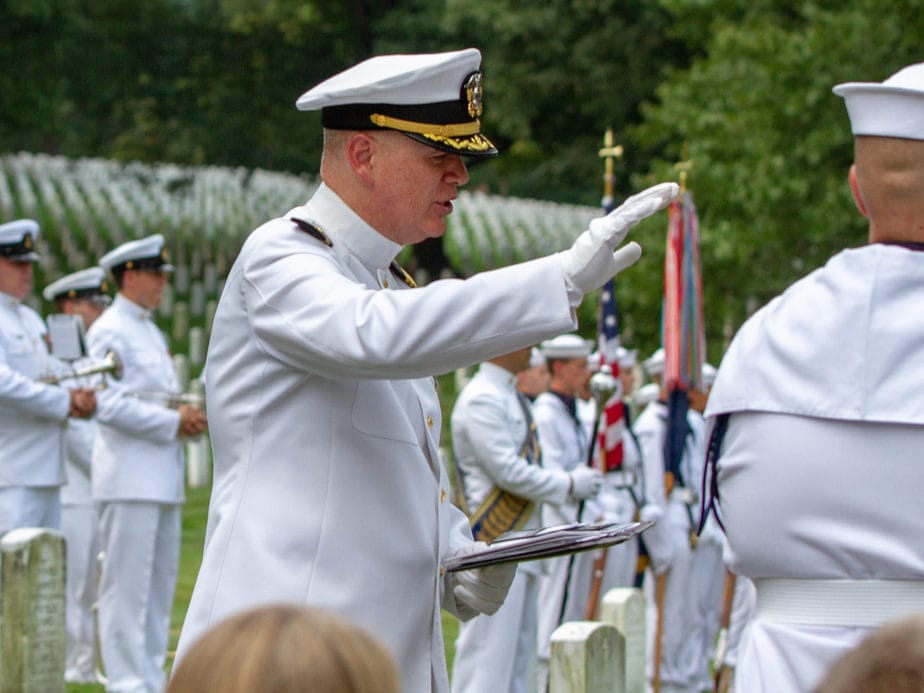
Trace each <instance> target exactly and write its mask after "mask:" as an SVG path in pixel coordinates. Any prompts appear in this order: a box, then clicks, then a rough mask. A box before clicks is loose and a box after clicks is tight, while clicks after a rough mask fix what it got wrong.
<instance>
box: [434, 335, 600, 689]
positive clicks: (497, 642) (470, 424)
mask: <svg viewBox="0 0 924 693" xmlns="http://www.w3.org/2000/svg"><path fill="white" fill-rule="evenodd" d="M531 351H532V350H531V349H530V348H529V347H525V348H523V349H519V350H517V351H514V352H512V353H510V354H505V355H503V356H499V357H497V358H494V359H491V360H489V361H486V362H484V363H482V364H481V366H480V368H479V369H478V372H477V373H476V374H475V376H474V377H473V378H472V379H471V381H469V383H468V384H467V385H466V386H465V388H463V390H462V392H460V393H459V397H458V399H457V400H456V403H455V406H454V407H453V410H452V419H451V423H452V441H453V445H452V447H453V452H454V454H455V463H456V469H457V470H458V472H459V477H460V479H461V481H462V486H463V489H464V492H465V501H466V504H467V506H468V515H469V520H470V522H471V523H472V531H473V534H474V536H475V538H476V539H481V540H484V541H491V540H493V539H494V538H496V536H498V534H500V533H502V532H504V531H514V530H521V529H536V528H538V527H540V526H541V525H540V519H541V516H542V513H541V510H540V508H541V506H542V503H543V502H545V501H548V502H552V503H562V502H564V501H565V500H566V499H568V498H569V497H572V498H574V489H575V488H577V489H583V490H591V489H592V485H591V484H587V483H585V481H584V477H588V476H591V477H592V476H593V472H592V471H591V470H590V469H588V468H587V467H579V468H577V469H574V470H572V471H571V472H566V471H564V470H561V469H554V468H550V469H547V468H545V467H544V466H543V464H542V454H541V450H540V441H539V440H538V436H537V435H536V425H535V423H534V421H533V418H532V414H531V413H530V404H529V401H528V400H527V398H526V396H525V395H523V394H521V393H519V392H518V391H517V389H516V375H517V373H520V372H522V371H523V370H525V369H526V368H528V367H529V364H530V356H531ZM539 572H540V563H539V562H538V561H527V562H524V563H520V564H519V565H518V566H517V572H516V576H515V577H514V580H513V583H512V584H511V585H510V589H509V590H508V592H507V598H506V599H505V600H504V604H503V606H501V608H500V609H498V610H497V612H496V613H494V614H492V615H490V616H489V615H487V614H480V615H478V616H476V617H475V618H473V619H472V620H470V621H466V622H464V623H462V625H461V626H460V628H459V638H458V640H457V642H456V650H455V659H454V662H453V671H452V690H453V693H460V692H461V691H468V692H469V693H481V691H486V690H491V689H492V688H496V689H497V690H503V691H510V693H533V692H534V691H535V680H534V675H535V660H536V614H537V606H538V604H537V599H538V595H539Z"/></svg>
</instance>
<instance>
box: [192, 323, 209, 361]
mask: <svg viewBox="0 0 924 693" xmlns="http://www.w3.org/2000/svg"><path fill="white" fill-rule="evenodd" d="M203 361H205V328H202V327H190V328H189V362H190V363H191V364H192V365H193V366H201V365H202V362H203Z"/></svg>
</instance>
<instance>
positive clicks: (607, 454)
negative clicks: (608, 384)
mask: <svg viewBox="0 0 924 693" xmlns="http://www.w3.org/2000/svg"><path fill="white" fill-rule="evenodd" d="M597 340H598V344H599V351H600V362H601V365H608V366H609V367H610V371H611V373H612V374H613V377H614V378H615V379H616V382H617V384H618V387H617V388H616V390H615V391H614V392H613V394H612V396H611V397H610V398H609V399H608V400H607V401H606V403H605V404H604V405H603V412H602V413H601V419H600V432H599V434H598V436H599V437H598V439H597V449H598V450H600V452H601V469H602V471H604V472H612V471H614V470H618V469H622V463H623V456H624V450H623V443H622V434H623V433H624V432H625V430H626V412H625V406H624V405H623V403H622V394H623V393H622V383H621V382H620V380H619V346H620V344H619V314H618V313H617V311H616V285H615V282H614V281H613V280H612V279H610V280H609V281H608V282H607V283H606V284H605V285H604V286H603V289H602V290H601V292H600V317H599V319H598V321H597Z"/></svg>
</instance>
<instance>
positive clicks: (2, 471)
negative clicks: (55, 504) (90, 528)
mask: <svg viewBox="0 0 924 693" xmlns="http://www.w3.org/2000/svg"><path fill="white" fill-rule="evenodd" d="M44 336H45V323H44V322H42V319H41V318H40V317H39V315H38V313H36V312H35V311H34V310H32V309H31V308H29V307H28V306H24V305H22V304H21V303H20V302H19V301H18V300H16V299H15V298H13V297H12V296H9V295H8V294H4V293H0V405H2V406H0V487H11V486H25V487H29V486H33V487H34V486H60V485H61V484H62V483H64V427H65V423H66V421H67V416H68V412H69V411H70V395H69V394H68V391H67V389H66V388H64V387H59V386H51V385H43V384H41V383H38V382H36V381H37V380H38V379H39V378H42V377H44V376H48V375H52V374H53V373H54V372H56V371H57V370H58V369H59V367H58V366H56V364H54V363H53V362H52V357H51V356H50V355H49V353H48V347H47V345H46V343H45V337H44ZM0 529H4V528H0ZM5 529H12V528H10V527H7V528H5Z"/></svg>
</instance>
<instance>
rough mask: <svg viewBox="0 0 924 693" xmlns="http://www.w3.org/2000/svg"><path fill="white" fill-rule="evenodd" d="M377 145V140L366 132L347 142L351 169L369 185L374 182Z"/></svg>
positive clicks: (355, 135)
mask: <svg viewBox="0 0 924 693" xmlns="http://www.w3.org/2000/svg"><path fill="white" fill-rule="evenodd" d="M376 145H377V142H376V140H375V138H374V137H373V136H372V135H370V134H368V133H366V132H357V133H356V134H354V135H353V136H352V137H350V140H349V142H347V160H348V161H349V163H350V168H351V169H352V171H353V173H355V174H356V175H357V176H359V177H360V179H362V181H363V182H364V183H366V184H367V185H368V184H370V183H371V182H372V175H373V172H374V171H373V162H374V156H373V155H374V154H375V150H376Z"/></svg>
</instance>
